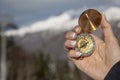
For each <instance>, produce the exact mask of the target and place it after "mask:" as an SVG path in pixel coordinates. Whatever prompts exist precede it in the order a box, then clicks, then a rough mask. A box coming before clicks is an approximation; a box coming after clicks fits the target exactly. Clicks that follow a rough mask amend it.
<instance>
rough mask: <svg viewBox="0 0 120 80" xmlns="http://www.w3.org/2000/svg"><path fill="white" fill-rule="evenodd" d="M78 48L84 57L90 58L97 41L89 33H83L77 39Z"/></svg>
mask: <svg viewBox="0 0 120 80" xmlns="http://www.w3.org/2000/svg"><path fill="white" fill-rule="evenodd" d="M77 47H78V50H79V51H80V52H81V53H82V56H89V55H91V54H92V53H93V51H94V48H95V41H94V39H93V37H92V36H91V35H89V34H88V33H81V34H80V35H78V37H77Z"/></svg>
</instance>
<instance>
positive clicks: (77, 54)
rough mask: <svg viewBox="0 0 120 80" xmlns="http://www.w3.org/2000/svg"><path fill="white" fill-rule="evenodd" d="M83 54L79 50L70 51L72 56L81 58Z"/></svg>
mask: <svg viewBox="0 0 120 80" xmlns="http://www.w3.org/2000/svg"><path fill="white" fill-rule="evenodd" d="M81 55H82V54H81V53H80V52H79V51H75V50H70V51H69V56H70V57H71V58H79V57H80V56H81Z"/></svg>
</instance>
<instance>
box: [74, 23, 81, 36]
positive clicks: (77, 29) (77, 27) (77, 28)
mask: <svg viewBox="0 0 120 80" xmlns="http://www.w3.org/2000/svg"><path fill="white" fill-rule="evenodd" d="M75 32H76V33H77V34H80V33H81V27H80V26H79V25H77V26H76V27H75Z"/></svg>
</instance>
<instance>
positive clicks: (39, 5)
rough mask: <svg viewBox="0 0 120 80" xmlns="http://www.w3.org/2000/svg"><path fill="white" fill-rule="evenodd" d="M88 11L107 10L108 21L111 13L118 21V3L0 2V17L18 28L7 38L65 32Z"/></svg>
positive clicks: (115, 0) (118, 0)
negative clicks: (61, 30)
mask: <svg viewBox="0 0 120 80" xmlns="http://www.w3.org/2000/svg"><path fill="white" fill-rule="evenodd" d="M89 8H95V9H98V10H100V11H101V12H103V11H105V10H107V9H109V8H110V10H109V11H108V12H107V15H108V18H111V15H112V18H114V17H115V16H114V17H113V12H114V11H115V13H114V14H117V16H116V17H118V16H119V11H120V9H119V8H120V0H0V13H3V14H9V15H11V16H13V17H14V23H15V24H17V25H18V27H19V28H20V29H19V30H14V31H11V32H8V33H7V35H20V36H23V35H24V34H27V33H34V32H40V31H43V30H47V29H58V30H60V28H63V29H68V28H69V27H71V26H74V25H75V24H77V19H78V17H79V15H80V14H81V12H83V11H84V10H86V9H89ZM108 13H109V14H108ZM107 15H106V16H107ZM56 25H57V26H56ZM63 26H64V27H63Z"/></svg>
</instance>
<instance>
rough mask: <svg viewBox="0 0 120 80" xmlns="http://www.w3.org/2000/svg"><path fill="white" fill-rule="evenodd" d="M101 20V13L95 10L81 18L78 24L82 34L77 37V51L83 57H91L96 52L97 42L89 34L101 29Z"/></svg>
mask: <svg viewBox="0 0 120 80" xmlns="http://www.w3.org/2000/svg"><path fill="white" fill-rule="evenodd" d="M101 19H102V15H101V13H100V12H98V11H97V10H95V9H88V10H86V11H84V12H83V13H82V14H81V16H80V17H79V21H78V24H79V26H80V27H81V29H82V32H81V34H79V35H78V36H77V50H78V51H80V52H81V56H89V55H91V54H92V53H93V52H94V50H95V40H94V38H93V37H92V36H91V35H90V34H89V33H91V32H93V31H95V30H96V29H97V28H98V27H99V25H100V23H101Z"/></svg>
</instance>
